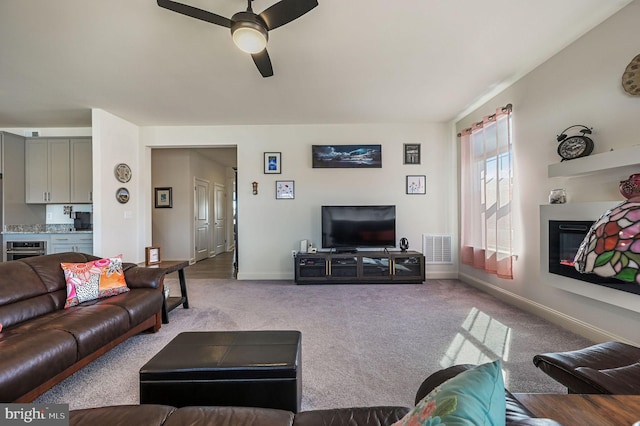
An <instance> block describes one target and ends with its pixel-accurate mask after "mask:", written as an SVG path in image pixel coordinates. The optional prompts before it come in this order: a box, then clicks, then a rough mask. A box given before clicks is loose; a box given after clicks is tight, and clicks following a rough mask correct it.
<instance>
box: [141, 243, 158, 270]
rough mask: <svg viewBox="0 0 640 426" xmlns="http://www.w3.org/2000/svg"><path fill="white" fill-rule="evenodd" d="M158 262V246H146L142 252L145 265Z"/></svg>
mask: <svg viewBox="0 0 640 426" xmlns="http://www.w3.org/2000/svg"><path fill="white" fill-rule="evenodd" d="M158 263H160V247H146V248H145V254H144V264H145V266H150V265H157V264H158Z"/></svg>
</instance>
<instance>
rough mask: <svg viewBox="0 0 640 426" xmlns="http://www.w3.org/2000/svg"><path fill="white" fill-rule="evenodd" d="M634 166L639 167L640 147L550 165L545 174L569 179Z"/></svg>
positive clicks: (635, 146)
mask: <svg viewBox="0 0 640 426" xmlns="http://www.w3.org/2000/svg"><path fill="white" fill-rule="evenodd" d="M634 165H640V145H634V146H632V147H630V148H624V149H619V150H616V151H608V152H603V153H600V154H594V155H590V156H588V157H581V158H576V159H575V160H569V161H563V162H561V163H555V164H550V165H549V168H548V171H547V174H548V176H549V177H550V178H551V177H560V176H564V177H571V176H580V175H586V174H589V173H595V172H600V171H605V170H610V169H615V168H616V167H626V166H634Z"/></svg>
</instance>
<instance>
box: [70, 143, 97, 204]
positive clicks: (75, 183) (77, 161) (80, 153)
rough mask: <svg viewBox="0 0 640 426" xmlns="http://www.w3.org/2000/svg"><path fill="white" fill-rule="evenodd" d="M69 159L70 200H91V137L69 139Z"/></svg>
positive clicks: (81, 201) (85, 201) (87, 201)
mask: <svg viewBox="0 0 640 426" xmlns="http://www.w3.org/2000/svg"><path fill="white" fill-rule="evenodd" d="M69 153H70V159H71V202H72V203H91V202H93V167H92V166H91V161H92V159H91V139H71V140H70V141H69Z"/></svg>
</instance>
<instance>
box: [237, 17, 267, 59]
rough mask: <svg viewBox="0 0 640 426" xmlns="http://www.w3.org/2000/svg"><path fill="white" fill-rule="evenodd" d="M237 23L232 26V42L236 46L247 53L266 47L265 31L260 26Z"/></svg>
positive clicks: (256, 51)
mask: <svg viewBox="0 0 640 426" xmlns="http://www.w3.org/2000/svg"><path fill="white" fill-rule="evenodd" d="M245 24H249V25H238V26H237V27H235V28H232V30H231V32H232V37H233V42H234V43H235V44H236V46H238V48H239V49H240V50H242V51H244V52H247V53H251V54H254V53H258V52H262V51H263V50H264V48H265V47H267V32H266V31H264V29H262V28H257V26H254V25H250V23H245Z"/></svg>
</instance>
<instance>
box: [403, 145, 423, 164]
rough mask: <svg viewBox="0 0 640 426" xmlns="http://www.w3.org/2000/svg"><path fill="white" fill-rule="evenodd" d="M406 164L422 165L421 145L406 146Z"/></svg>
mask: <svg viewBox="0 0 640 426" xmlns="http://www.w3.org/2000/svg"><path fill="white" fill-rule="evenodd" d="M404 164H420V144H419V143H405V144H404Z"/></svg>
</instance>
